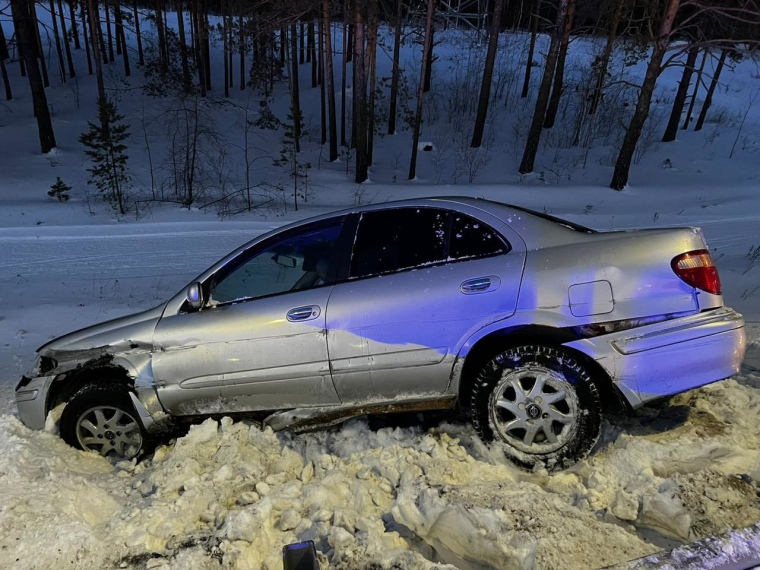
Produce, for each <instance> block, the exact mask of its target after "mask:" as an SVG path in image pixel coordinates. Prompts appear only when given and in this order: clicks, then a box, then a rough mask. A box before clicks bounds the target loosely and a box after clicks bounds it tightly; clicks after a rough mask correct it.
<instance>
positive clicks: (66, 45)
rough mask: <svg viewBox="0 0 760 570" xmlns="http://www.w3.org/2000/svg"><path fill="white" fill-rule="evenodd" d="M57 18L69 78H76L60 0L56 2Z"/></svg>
mask: <svg viewBox="0 0 760 570" xmlns="http://www.w3.org/2000/svg"><path fill="white" fill-rule="evenodd" d="M58 16H59V18H60V20H61V35H62V36H63V46H64V51H65V52H66V63H67V64H68V66H69V77H76V75H77V72H76V70H75V69H74V59H73V58H72V57H71V46H70V45H69V37H68V36H69V34H68V31H67V30H66V17H65V16H64V12H63V2H62V0H58Z"/></svg>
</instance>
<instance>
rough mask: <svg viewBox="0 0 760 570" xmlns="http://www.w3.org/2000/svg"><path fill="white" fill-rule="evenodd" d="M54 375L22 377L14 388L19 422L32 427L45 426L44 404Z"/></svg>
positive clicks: (39, 427) (41, 427)
mask: <svg viewBox="0 0 760 570" xmlns="http://www.w3.org/2000/svg"><path fill="white" fill-rule="evenodd" d="M53 378H55V376H39V377H37V378H32V379H29V378H23V379H22V380H21V383H20V384H19V385H18V387H17V388H16V409H17V410H18V416H19V419H21V422H22V423H23V424H24V425H25V426H26V427H29V428H32V429H43V428H44V427H45V404H46V402H47V394H48V390H49V389H50V383H51V382H52V381H53Z"/></svg>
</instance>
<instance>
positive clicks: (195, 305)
mask: <svg viewBox="0 0 760 570" xmlns="http://www.w3.org/2000/svg"><path fill="white" fill-rule="evenodd" d="M185 295H186V297H187V304H188V305H190V307H191V308H192V309H194V310H196V311H197V310H198V309H200V308H201V307H202V306H203V288H202V287H201V284H200V283H198V282H197V281H196V282H195V283H190V285H188V286H187V291H186V292H185Z"/></svg>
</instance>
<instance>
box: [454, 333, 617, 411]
mask: <svg viewBox="0 0 760 570" xmlns="http://www.w3.org/2000/svg"><path fill="white" fill-rule="evenodd" d="M578 338H579V336H578V334H577V332H576V331H575V330H574V329H573V328H571V327H551V326H546V325H523V326H517V327H511V328H504V329H499V330H496V331H493V332H490V333H489V334H487V335H485V336H483V337H482V338H480V339H478V340H477V341H476V343H475V344H474V345H473V346H472V347H470V349H469V350H468V351H467V352H466V354H464V355H462V354H460V356H459V359H460V361H461V360H462V359H463V362H461V364H460V365H459V366H460V367H461V371H460V372H459V386H458V389H457V393H458V396H459V398H458V399H459V407H460V410H461V411H462V412H464V413H465V414H469V406H470V397H469V395H470V393H471V391H472V388H473V386H474V384H475V379H476V377H477V375H478V372H479V371H480V369H481V368H482V367H483V365H485V364H486V362H488V361H489V360H490V359H492V358H493V357H494V356H496V355H497V354H499V353H500V352H503V351H505V350H508V349H510V348H515V347H518V346H526V345H541V346H546V347H549V348H557V349H561V350H563V351H565V352H567V353H568V354H570V355H572V356H573V357H575V358H576V359H577V360H578V361H579V363H580V364H582V365H583V366H585V368H586V369H587V370H588V373H589V375H590V376H591V379H592V381H593V382H594V384H595V385H596V387H597V390H598V391H599V394H600V396H601V401H602V411H603V412H605V413H619V412H622V411H628V409H629V407H628V404H627V401H626V400H625V398H623V396H622V394H621V393H620V391H619V390H618V389H617V388H616V387H615V384H614V382H613V381H612V378H610V376H609V374H608V373H607V371H606V370H605V369H604V368H603V367H602V366H601V365H600V364H599V363H598V362H597V361H596V360H594V359H593V358H591V357H590V356H588V355H587V354H585V353H584V352H582V351H580V350H578V349H576V348H571V347H568V346H566V344H567V343H569V342H572V341H575V340H578Z"/></svg>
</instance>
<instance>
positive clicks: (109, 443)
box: [60, 383, 145, 460]
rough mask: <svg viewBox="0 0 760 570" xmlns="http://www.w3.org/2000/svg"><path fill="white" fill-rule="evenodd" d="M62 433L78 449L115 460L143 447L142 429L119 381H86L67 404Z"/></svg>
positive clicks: (124, 457) (62, 418)
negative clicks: (89, 382)
mask: <svg viewBox="0 0 760 570" xmlns="http://www.w3.org/2000/svg"><path fill="white" fill-rule="evenodd" d="M60 429H61V437H62V438H63V440H64V441H65V442H66V443H68V444H69V445H71V446H72V447H77V448H79V449H84V450H85V451H95V452H97V453H100V455H103V456H104V457H108V458H110V459H114V460H120V459H132V458H133V457H137V456H139V455H140V454H141V453H142V452H143V451H144V450H145V433H144V430H143V427H142V424H141V423H140V420H139V419H138V417H137V413H136V412H135V409H134V406H133V405H132V402H131V400H130V398H129V393H128V392H127V389H126V388H125V387H124V386H121V385H119V384H112V383H106V384H88V385H86V386H84V387H82V388H81V389H80V390H79V391H78V392H77V393H76V394H74V396H72V398H71V400H69V402H68V403H67V404H66V407H65V408H64V409H63V413H62V414H61V423H60Z"/></svg>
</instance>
